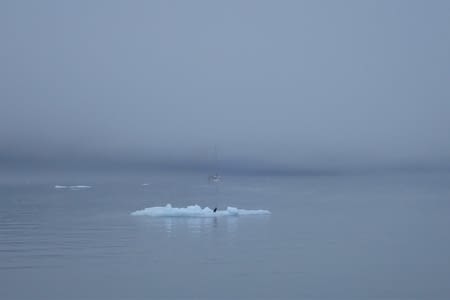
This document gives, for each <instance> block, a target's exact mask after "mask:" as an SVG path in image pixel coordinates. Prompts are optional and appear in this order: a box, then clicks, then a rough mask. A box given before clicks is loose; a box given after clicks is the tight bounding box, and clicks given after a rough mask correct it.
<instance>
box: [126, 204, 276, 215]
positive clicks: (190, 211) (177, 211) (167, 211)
mask: <svg viewBox="0 0 450 300" xmlns="http://www.w3.org/2000/svg"><path fill="white" fill-rule="evenodd" d="M131 215H132V216H150V217H216V216H244V215H270V211H268V210H263V209H255V210H253V209H239V208H236V207H227V209H226V210H217V211H216V212H214V211H213V210H212V209H210V208H209V207H205V208H201V207H200V206H198V205H191V206H188V207H180V208H178V207H172V205H170V204H167V205H166V206H155V207H147V208H144V209H142V210H137V211H135V212H132V213H131Z"/></svg>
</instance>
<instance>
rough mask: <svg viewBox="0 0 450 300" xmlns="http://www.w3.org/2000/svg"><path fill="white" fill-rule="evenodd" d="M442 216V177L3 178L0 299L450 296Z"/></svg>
mask: <svg viewBox="0 0 450 300" xmlns="http://www.w3.org/2000/svg"><path fill="white" fill-rule="evenodd" d="M55 185H67V186H72V185H87V186H91V188H82V189H71V188H62V189H55ZM167 203H171V204H172V205H173V206H175V207H185V206H187V205H192V204H199V205H201V206H209V207H215V206H218V207H219V209H225V208H226V207H227V206H234V207H238V208H245V209H268V210H270V211H271V212H272V214H271V215H269V216H240V217H216V218H186V217H178V218H165V217H160V218H151V217H145V216H140V217H136V216H131V215H130V213H131V212H133V211H135V210H138V209H143V208H145V207H151V206H161V205H166V204H167ZM449 214H450V175H449V174H447V173H416V174H395V175H381V174H380V175H371V176H368V175H364V176H351V175H347V176H309V177H308V176H279V177H270V176H255V177H246V176H231V175H230V176H224V178H223V181H222V182H221V183H220V184H218V185H210V184H208V181H207V178H206V176H204V174H198V173H166V174H150V175H149V174H144V175H143V174H127V175H123V174H122V175H120V174H118V175H115V176H111V175H108V176H106V175H101V174H100V175H96V176H93V175H92V174H90V175H89V176H85V175H82V174H79V175H76V176H75V175H68V174H54V175H46V176H41V177H36V176H33V177H30V178H27V177H26V176H17V177H14V178H10V177H5V178H2V183H1V184H0V299H164V298H170V299H182V298H189V299H449V298H450V233H449V228H450V217H449Z"/></svg>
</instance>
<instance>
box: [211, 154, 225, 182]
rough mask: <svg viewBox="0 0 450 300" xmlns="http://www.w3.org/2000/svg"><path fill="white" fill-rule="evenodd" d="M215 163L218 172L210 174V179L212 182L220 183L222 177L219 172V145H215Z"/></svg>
mask: <svg viewBox="0 0 450 300" xmlns="http://www.w3.org/2000/svg"><path fill="white" fill-rule="evenodd" d="M214 164H215V169H216V172H215V174H213V175H209V176H208V181H209V182H212V183H218V182H220V181H221V180H222V178H221V177H220V175H219V172H218V165H219V157H218V154H217V147H214Z"/></svg>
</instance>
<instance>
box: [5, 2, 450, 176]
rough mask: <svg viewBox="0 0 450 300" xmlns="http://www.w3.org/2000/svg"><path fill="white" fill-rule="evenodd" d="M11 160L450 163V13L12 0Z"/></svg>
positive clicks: (344, 5) (406, 7) (354, 5)
mask: <svg viewBox="0 0 450 300" xmlns="http://www.w3.org/2000/svg"><path fill="white" fill-rule="evenodd" d="M0 43H1V47H0V65H1V68H0V142H1V143H0V162H2V163H10V164H13V163H15V162H18V163H19V162H21V161H22V162H24V161H44V162H49V163H50V162H51V161H57V160H58V161H74V160H80V161H85V162H86V161H96V160H101V159H103V160H106V161H110V162H115V163H117V162H120V163H124V164H126V163H127V162H133V163H136V164H139V162H155V163H168V164H178V163H179V164H180V165H188V166H194V165H196V164H199V165H202V164H205V163H207V162H208V161H210V159H211V151H212V149H213V147H214V146H217V147H218V149H219V156H220V160H221V161H222V164H226V163H229V164H230V165H235V166H239V165H240V164H242V165H250V166H251V165H254V166H255V167H256V166H258V165H261V164H263V165H265V166H270V167H274V168H280V169H282V168H291V169H292V168H294V169H295V168H298V169H302V168H307V169H314V168H328V167H329V168H345V167H357V166H390V165H392V166H396V165H402V164H406V165H418V166H426V165H430V166H443V165H445V166H450V138H449V136H450V134H449V131H450V97H449V96H450V2H449V1H256V0H255V1H1V2H0Z"/></svg>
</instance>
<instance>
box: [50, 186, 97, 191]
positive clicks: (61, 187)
mask: <svg viewBox="0 0 450 300" xmlns="http://www.w3.org/2000/svg"><path fill="white" fill-rule="evenodd" d="M90 188H91V186H90V185H55V189H71V190H79V189H90Z"/></svg>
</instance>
